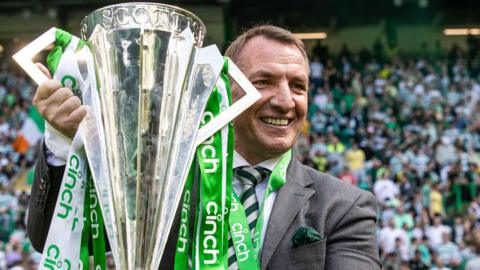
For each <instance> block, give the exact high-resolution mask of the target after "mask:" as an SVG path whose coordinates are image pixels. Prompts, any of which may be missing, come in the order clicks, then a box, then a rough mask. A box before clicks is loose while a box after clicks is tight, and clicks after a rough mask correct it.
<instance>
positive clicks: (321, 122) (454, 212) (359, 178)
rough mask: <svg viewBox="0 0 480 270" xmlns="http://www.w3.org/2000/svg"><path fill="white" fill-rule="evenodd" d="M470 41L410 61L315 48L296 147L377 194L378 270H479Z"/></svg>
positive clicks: (478, 96) (477, 127)
mask: <svg viewBox="0 0 480 270" xmlns="http://www.w3.org/2000/svg"><path fill="white" fill-rule="evenodd" d="M477 42H478V41H477V40H474V39H473V38H471V37H470V38H469V39H468V49H467V50H465V51H464V50H461V49H460V47H458V46H453V47H452V48H451V49H449V50H448V51H442V50H440V51H439V50H432V51H429V50H428V47H427V48H423V46H422V48H423V50H422V55H420V56H418V57H414V58H408V57H402V56H400V55H399V52H398V50H395V48H389V50H388V51H387V49H383V46H382V45H381V44H377V43H376V44H375V45H374V46H373V49H372V50H371V51H368V50H366V49H362V50H361V51H360V52H359V53H357V54H354V53H351V52H350V50H349V49H348V47H347V46H346V45H344V46H343V48H342V50H341V52H340V54H339V55H338V57H336V58H331V57H329V55H328V47H326V46H323V45H322V44H321V43H318V44H317V45H316V46H315V47H314V49H313V55H312V59H311V63H310V67H311V89H310V100H309V102H310V104H309V114H308V123H307V125H306V126H305V130H304V134H303V135H302V136H301V138H300V140H299V142H298V144H297V154H298V155H299V156H300V158H301V159H303V162H304V163H306V164H308V165H310V166H312V167H315V168H316V169H318V170H319V171H324V172H329V173H331V174H333V175H335V176H337V177H338V178H340V179H341V180H342V181H346V182H349V183H351V184H352V185H356V186H358V187H360V188H363V189H366V190H370V191H372V192H373V193H374V194H375V196H376V198H377V200H378V204H379V210H380V211H379V212H378V230H377V232H378V234H377V236H378V244H379V249H380V256H381V259H382V262H383V264H384V269H386V270H398V269H402V270H408V269H411V270H416V269H432V270H434V269H435V270H437V269H442V270H446V269H452V270H455V269H468V270H471V269H480V257H478V255H479V252H480V196H478V193H479V191H480V190H479V187H480V178H479V173H480V170H479V168H480V167H479V165H480V156H479V151H480V102H479V100H480V83H479V80H478V79H479V71H480V69H479V67H480V65H479V62H480V61H479V60H480V58H479V55H478V52H480V51H479V47H478V44H477Z"/></svg>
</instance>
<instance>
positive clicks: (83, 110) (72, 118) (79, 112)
mask: <svg viewBox="0 0 480 270" xmlns="http://www.w3.org/2000/svg"><path fill="white" fill-rule="evenodd" d="M85 115H87V107H86V106H85V105H81V106H80V107H78V108H77V109H76V110H74V111H73V112H72V113H71V114H70V115H69V116H68V118H67V119H68V121H69V122H71V123H74V124H75V126H76V127H78V125H79V124H80V122H82V120H83V118H85Z"/></svg>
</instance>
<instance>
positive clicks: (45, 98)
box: [33, 64, 87, 138]
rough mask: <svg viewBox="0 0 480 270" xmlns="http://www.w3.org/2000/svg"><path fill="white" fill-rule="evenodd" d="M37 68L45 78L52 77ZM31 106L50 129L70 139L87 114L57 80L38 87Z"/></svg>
mask: <svg viewBox="0 0 480 270" xmlns="http://www.w3.org/2000/svg"><path fill="white" fill-rule="evenodd" d="M37 66H38V68H39V69H40V70H41V71H42V72H43V73H44V74H45V75H47V77H49V78H51V77H52V76H51V75H50V72H49V71H48V69H47V68H45V67H44V66H43V65H41V64H37ZM33 105H35V106H36V107H37V110H38V111H39V112H40V114H41V115H42V116H43V118H45V120H47V122H48V123H49V124H50V125H51V126H52V127H54V128H55V129H56V130H58V131H60V132H61V133H62V134H64V135H65V136H68V137H70V138H73V137H74V136H75V133H76V132H77V129H78V125H79V124H80V122H81V121H82V119H83V117H85V115H86V113H87V110H86V108H85V106H83V105H82V103H81V101H80V99H79V98H78V97H77V96H75V95H73V92H72V90H70V89H68V88H65V87H62V85H61V84H60V82H59V81H57V80H48V81H45V82H44V83H42V84H41V85H40V86H38V88H37V92H36V93H35V96H34V97H33Z"/></svg>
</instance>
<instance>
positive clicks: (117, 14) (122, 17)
mask: <svg viewBox="0 0 480 270" xmlns="http://www.w3.org/2000/svg"><path fill="white" fill-rule="evenodd" d="M113 16H114V19H115V21H116V23H117V24H119V25H126V24H128V23H130V13H129V12H128V9H126V8H123V7H120V8H118V9H116V10H115V11H114V14H113Z"/></svg>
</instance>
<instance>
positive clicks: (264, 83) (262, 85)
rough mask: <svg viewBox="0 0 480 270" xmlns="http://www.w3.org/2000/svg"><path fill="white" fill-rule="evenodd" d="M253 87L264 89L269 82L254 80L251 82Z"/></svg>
mask: <svg viewBox="0 0 480 270" xmlns="http://www.w3.org/2000/svg"><path fill="white" fill-rule="evenodd" d="M253 85H254V86H255V87H265V86H267V85H269V82H268V81H267V80H256V81H254V82H253Z"/></svg>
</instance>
